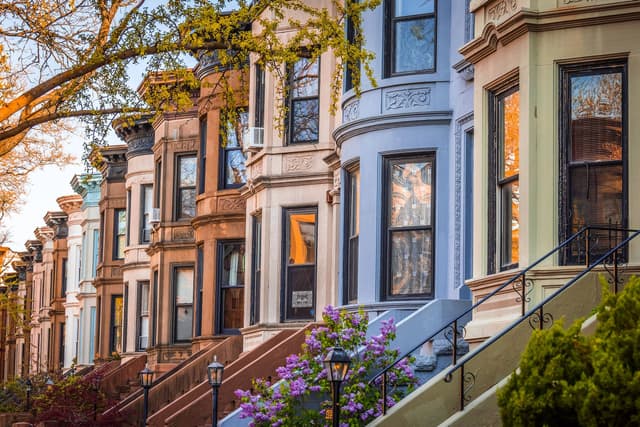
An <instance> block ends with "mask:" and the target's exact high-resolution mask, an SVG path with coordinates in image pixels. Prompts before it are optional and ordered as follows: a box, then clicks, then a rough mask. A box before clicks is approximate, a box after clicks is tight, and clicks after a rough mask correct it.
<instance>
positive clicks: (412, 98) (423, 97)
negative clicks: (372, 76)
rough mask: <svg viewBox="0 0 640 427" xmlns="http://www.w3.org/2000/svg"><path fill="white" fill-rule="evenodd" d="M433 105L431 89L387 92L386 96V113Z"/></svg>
mask: <svg viewBox="0 0 640 427" xmlns="http://www.w3.org/2000/svg"><path fill="white" fill-rule="evenodd" d="M427 105H431V88H430V87H420V88H405V89H396V90H390V91H387V92H386V93H385V94H384V109H385V110H386V111H394V110H404V109H410V108H416V107H424V106H427Z"/></svg>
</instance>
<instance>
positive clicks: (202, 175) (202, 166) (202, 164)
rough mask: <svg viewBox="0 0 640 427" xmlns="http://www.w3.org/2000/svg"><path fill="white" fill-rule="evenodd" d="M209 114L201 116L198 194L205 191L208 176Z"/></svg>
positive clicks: (197, 173)
mask: <svg viewBox="0 0 640 427" xmlns="http://www.w3.org/2000/svg"><path fill="white" fill-rule="evenodd" d="M207 126H208V123H207V114H206V113H205V115H203V116H202V117H200V122H199V133H200V135H199V136H200V150H198V160H197V164H198V170H197V172H196V175H197V176H198V178H197V179H196V181H197V183H196V187H197V190H196V196H198V195H200V194H202V193H204V192H205V186H206V177H207V129H208V128H207Z"/></svg>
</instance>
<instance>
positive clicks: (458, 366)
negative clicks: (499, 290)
mask: <svg viewBox="0 0 640 427" xmlns="http://www.w3.org/2000/svg"><path fill="white" fill-rule="evenodd" d="M615 230H616V231H625V232H632V233H633V234H631V236H629V237H627V238H626V239H625V240H623V241H622V242H620V243H618V244H617V245H616V246H615V247H613V248H611V249H609V251H608V252H607V253H605V254H604V255H602V256H601V257H600V258H598V259H597V260H596V261H595V262H594V263H593V264H591V265H589V266H588V267H587V268H585V269H584V270H582V271H581V272H580V273H579V274H578V275H577V276H575V277H574V278H573V279H571V280H570V281H569V282H567V283H566V284H564V285H563V286H562V287H560V288H559V289H558V290H557V291H556V292H554V293H553V294H551V295H549V296H548V297H547V298H545V299H544V300H542V301H541V302H540V303H539V304H538V305H536V306H535V307H533V308H532V309H530V310H529V311H528V312H527V313H526V314H525V315H523V316H521V317H520V318H519V319H517V320H516V321H515V322H513V323H512V324H511V325H510V326H509V327H508V328H506V329H504V330H502V331H501V332H500V333H498V334H497V335H494V336H493V337H491V338H490V339H489V340H487V341H485V343H484V344H483V345H482V346H481V347H479V348H478V349H477V350H476V351H474V352H473V353H469V354H467V355H466V356H465V357H463V358H462V359H461V360H460V361H459V362H458V363H456V364H455V366H453V367H452V368H451V369H449V372H447V373H446V374H445V381H446V382H450V381H451V379H452V376H453V373H454V372H455V371H457V370H458V369H461V368H463V367H464V364H465V363H467V362H468V361H469V360H471V359H473V358H474V357H475V356H477V355H478V354H480V353H482V351H483V350H484V349H485V348H487V347H488V346H490V345H491V344H492V343H493V342H495V341H497V340H498V339H500V338H501V337H502V336H504V335H506V334H507V333H509V332H510V331H511V330H512V329H514V328H515V327H516V326H518V325H519V324H520V323H522V322H523V321H524V320H525V319H528V318H529V317H531V316H532V315H534V314H535V313H536V311H540V313H538V315H539V316H540V328H542V326H543V323H544V322H543V321H542V319H543V316H544V312H543V311H542V307H543V306H544V305H545V304H547V303H548V302H549V301H551V300H553V299H554V298H555V297H556V296H558V295H560V294H561V293H562V292H563V291H564V290H566V289H567V288H569V287H571V286H573V285H574V284H575V283H576V282H578V281H579V280H580V279H582V278H583V277H584V276H586V275H587V273H589V272H591V271H592V270H593V269H594V268H595V267H597V266H598V265H600V264H601V263H603V262H605V261H606V260H607V259H609V258H610V257H611V256H612V255H613V259H614V263H615V264H614V268H615V273H614V275H615V276H616V277H615V278H614V286H615V287H616V290H617V285H618V277H617V268H618V264H617V253H618V251H619V250H620V249H622V247H624V246H626V245H627V244H628V243H629V242H630V241H631V240H633V239H635V238H636V237H638V235H640V230H633V229H620V228H616V229H615Z"/></svg>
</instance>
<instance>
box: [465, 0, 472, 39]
mask: <svg viewBox="0 0 640 427" xmlns="http://www.w3.org/2000/svg"><path fill="white" fill-rule="evenodd" d="M474 32H475V18H474V16H473V13H472V12H471V0H465V9H464V42H465V43H467V42H468V41H471V40H473V36H474Z"/></svg>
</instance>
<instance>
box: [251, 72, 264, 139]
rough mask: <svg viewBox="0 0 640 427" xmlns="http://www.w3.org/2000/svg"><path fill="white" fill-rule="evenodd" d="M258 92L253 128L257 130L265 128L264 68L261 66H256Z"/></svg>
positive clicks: (256, 93)
mask: <svg viewBox="0 0 640 427" xmlns="http://www.w3.org/2000/svg"><path fill="white" fill-rule="evenodd" d="M255 70H256V92H255V101H254V109H255V113H254V117H253V126H255V127H257V128H261V127H264V68H263V67H262V65H260V64H256V67H255Z"/></svg>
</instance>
